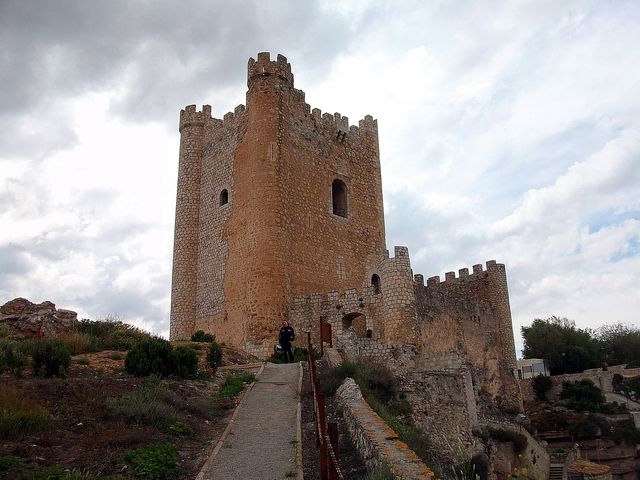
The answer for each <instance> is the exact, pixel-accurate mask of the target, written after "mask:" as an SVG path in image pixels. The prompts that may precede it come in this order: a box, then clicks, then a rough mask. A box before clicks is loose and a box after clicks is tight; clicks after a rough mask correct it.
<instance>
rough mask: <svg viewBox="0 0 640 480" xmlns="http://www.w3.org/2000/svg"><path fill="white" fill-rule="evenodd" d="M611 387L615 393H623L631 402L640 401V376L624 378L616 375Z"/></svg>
mask: <svg viewBox="0 0 640 480" xmlns="http://www.w3.org/2000/svg"><path fill="white" fill-rule="evenodd" d="M611 386H612V387H613V391H614V392H618V393H621V394H623V395H624V396H625V397H627V398H630V399H631V400H634V401H638V399H640V376H636V377H632V378H624V377H623V376H622V375H620V374H619V373H616V374H615V375H614V376H613V378H612V379H611Z"/></svg>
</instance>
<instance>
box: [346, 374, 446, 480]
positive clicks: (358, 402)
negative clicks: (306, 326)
mask: <svg viewBox="0 0 640 480" xmlns="http://www.w3.org/2000/svg"><path fill="white" fill-rule="evenodd" d="M336 397H337V398H338V401H339V402H340V404H341V405H342V406H343V418H344V421H345V423H346V425H347V429H348V430H349V433H350V434H351V437H352V438H353V439H354V441H355V443H356V448H357V449H358V451H359V452H360V453H361V454H362V456H363V458H364V460H365V462H366V463H367V466H368V467H369V468H375V467H376V466H378V465H382V464H387V465H388V466H389V467H391V469H392V471H393V478H397V479H403V480H424V479H428V478H433V477H434V474H433V472H432V471H431V470H430V469H429V467H427V466H426V465H425V464H424V463H423V462H422V461H421V460H420V458H419V457H418V456H417V455H416V454H415V453H414V452H413V451H412V450H410V449H409V447H407V445H406V444H404V443H403V442H401V441H400V440H399V438H398V435H397V434H396V433H395V432H394V431H393V430H392V429H391V428H389V426H388V425H387V424H386V423H385V422H384V420H382V419H381V418H380V417H379V416H378V415H377V414H376V413H375V412H374V411H373V410H372V409H371V407H370V406H369V405H368V404H367V403H366V402H365V401H364V399H363V398H362V394H361V393H360V389H359V388H358V386H357V385H356V383H355V382H354V381H353V379H351V378H348V379H346V380H345V382H344V383H343V384H342V386H341V387H340V388H339V389H338V391H337V392H336Z"/></svg>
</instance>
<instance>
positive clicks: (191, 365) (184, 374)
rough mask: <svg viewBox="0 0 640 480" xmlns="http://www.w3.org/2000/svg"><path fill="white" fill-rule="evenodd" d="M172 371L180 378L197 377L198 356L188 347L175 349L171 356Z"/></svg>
mask: <svg viewBox="0 0 640 480" xmlns="http://www.w3.org/2000/svg"><path fill="white" fill-rule="evenodd" d="M169 364H170V369H171V370H170V371H171V374H172V375H177V376H178V377H180V378H191V377H195V376H196V374H197V373H198V354H197V353H196V351H195V350H194V349H193V348H191V347H189V346H186V345H181V346H179V347H177V348H175V349H174V350H173V351H172V352H171V354H170V355H169Z"/></svg>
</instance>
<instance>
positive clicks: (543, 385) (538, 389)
mask: <svg viewBox="0 0 640 480" xmlns="http://www.w3.org/2000/svg"><path fill="white" fill-rule="evenodd" d="M552 386H553V381H552V380H551V377H547V376H546V375H536V376H535V377H533V379H532V380H531V388H533V393H534V394H535V396H536V398H537V399H538V400H540V401H541V402H546V401H547V392H548V391H549V390H551V387H552Z"/></svg>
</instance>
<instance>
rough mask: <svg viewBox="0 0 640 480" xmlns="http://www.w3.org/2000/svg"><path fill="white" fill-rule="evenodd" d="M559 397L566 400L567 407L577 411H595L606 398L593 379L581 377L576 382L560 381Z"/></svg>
mask: <svg viewBox="0 0 640 480" xmlns="http://www.w3.org/2000/svg"><path fill="white" fill-rule="evenodd" d="M560 398H561V399H563V400H566V401H567V407H568V408H571V409H573V410H577V411H579V412H583V411H585V410H586V411H589V412H597V411H598V409H599V406H600V404H603V403H605V402H606V399H605V397H604V395H603V393H602V390H600V389H599V388H598V387H597V386H596V384H595V383H593V380H591V379H589V378H583V379H582V380H579V381H577V382H573V383H571V382H562V391H561V392H560Z"/></svg>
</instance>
